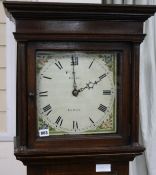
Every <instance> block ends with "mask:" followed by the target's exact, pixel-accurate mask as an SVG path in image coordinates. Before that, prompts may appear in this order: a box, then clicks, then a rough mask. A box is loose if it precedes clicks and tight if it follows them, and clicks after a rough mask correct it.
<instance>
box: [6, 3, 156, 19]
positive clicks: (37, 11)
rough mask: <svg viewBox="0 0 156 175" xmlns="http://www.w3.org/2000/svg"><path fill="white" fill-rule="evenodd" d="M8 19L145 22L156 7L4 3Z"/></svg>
mask: <svg viewBox="0 0 156 175" xmlns="http://www.w3.org/2000/svg"><path fill="white" fill-rule="evenodd" d="M3 3H4V6H5V8H6V9H7V10H6V11H7V14H8V17H10V16H12V17H13V18H14V19H15V20H24V19H27V20H28V19H68V20H76V19H78V20H80V19H81V20H94V19H98V20H132V21H145V20H147V19H148V18H149V17H150V16H152V15H154V12H155V10H156V6H144V5H135V6H134V5H100V4H89V3H88V4H75V3H72V4H71V3H66V4H64V3H48V2H9V1H7V2H5V1H4V2H3Z"/></svg>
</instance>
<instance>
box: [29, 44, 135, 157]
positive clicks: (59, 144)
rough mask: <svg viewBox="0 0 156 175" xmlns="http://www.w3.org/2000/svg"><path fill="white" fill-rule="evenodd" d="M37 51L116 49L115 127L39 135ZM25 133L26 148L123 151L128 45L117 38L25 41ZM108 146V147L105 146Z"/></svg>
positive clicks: (129, 139) (127, 137) (128, 112)
mask: <svg viewBox="0 0 156 175" xmlns="http://www.w3.org/2000/svg"><path fill="white" fill-rule="evenodd" d="M37 51H68V52H69V51H96V52H98V51H99V52H100V51H104V52H108V53H109V52H110V53H111V52H116V53H117V55H118V56H117V131H116V133H112V134H106V133H103V134H88V135H82V134H80V135H60V136H57V135H55V136H49V137H39V135H38V126H37V106H36V52H37ZM26 64H27V70H26V71H27V85H28V89H27V93H28V99H27V100H28V101H27V116H28V118H27V119H26V120H27V121H26V123H27V126H28V128H27V133H26V134H28V136H29V137H28V149H30V150H31V149H35V151H39V152H41V151H43V152H48V153H49V154H55V155H59V156H61V155H64V154H65V155H67V156H69V155H73V154H75V155H76V154H79V155H85V154H86V152H87V154H93V153H94V154H95V153H108V152H114V151H117V152H121V151H123V152H125V151H126V150H127V149H132V148H131V145H132V144H133V136H132V135H131V132H132V129H133V126H132V125H131V122H132V121H131V120H132V118H131V116H132V115H133V114H132V105H133V104H132V93H133V92H132V90H133V89H132V88H131V87H132V81H131V80H132V71H131V70H132V69H131V66H132V64H131V45H130V44H128V43H121V42H118V43H116V42H114V43H113V42H111V43H107V42H70V41H69V42H29V43H28V47H27V58H26ZM108 148H109V149H108Z"/></svg>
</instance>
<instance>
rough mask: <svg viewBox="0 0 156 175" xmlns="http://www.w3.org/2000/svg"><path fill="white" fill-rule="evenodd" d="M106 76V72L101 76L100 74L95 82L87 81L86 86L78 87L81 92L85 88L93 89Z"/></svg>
mask: <svg viewBox="0 0 156 175" xmlns="http://www.w3.org/2000/svg"><path fill="white" fill-rule="evenodd" d="M106 76H107V74H106V73H104V74H102V75H101V76H99V79H98V80H97V81H94V82H91V81H89V83H87V84H86V86H85V87H83V88H80V89H78V91H79V92H82V91H84V90H85V89H93V87H94V86H95V85H96V84H98V83H99V82H100V81H101V80H102V79H103V78H105V77H106Z"/></svg>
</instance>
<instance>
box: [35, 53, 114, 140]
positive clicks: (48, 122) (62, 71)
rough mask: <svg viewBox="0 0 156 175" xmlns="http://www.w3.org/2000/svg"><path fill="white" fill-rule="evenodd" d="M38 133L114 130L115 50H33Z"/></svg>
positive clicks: (80, 132)
mask: <svg viewBox="0 0 156 175" xmlns="http://www.w3.org/2000/svg"><path fill="white" fill-rule="evenodd" d="M36 74H37V80H36V81H37V122H38V124H37V125H38V131H39V136H40V137H42V136H50V135H66V134H98V133H115V132H116V128H117V114H116V105H117V95H116V91H117V90H116V88H117V52H106V51H99V52H97V51H37V52H36Z"/></svg>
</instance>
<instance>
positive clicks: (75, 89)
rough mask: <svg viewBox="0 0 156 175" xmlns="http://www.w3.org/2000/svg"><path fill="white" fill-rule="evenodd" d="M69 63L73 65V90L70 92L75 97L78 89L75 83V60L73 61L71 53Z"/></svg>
mask: <svg viewBox="0 0 156 175" xmlns="http://www.w3.org/2000/svg"><path fill="white" fill-rule="evenodd" d="M75 59H77V57H75ZM71 65H72V66H73V72H72V74H73V80H74V81H73V88H74V89H73V91H72V94H73V95H74V96H75V97H77V96H78V94H79V91H78V90H77V84H76V78H75V61H74V56H73V55H72V62H71Z"/></svg>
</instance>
